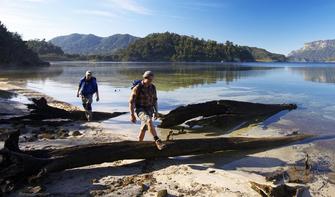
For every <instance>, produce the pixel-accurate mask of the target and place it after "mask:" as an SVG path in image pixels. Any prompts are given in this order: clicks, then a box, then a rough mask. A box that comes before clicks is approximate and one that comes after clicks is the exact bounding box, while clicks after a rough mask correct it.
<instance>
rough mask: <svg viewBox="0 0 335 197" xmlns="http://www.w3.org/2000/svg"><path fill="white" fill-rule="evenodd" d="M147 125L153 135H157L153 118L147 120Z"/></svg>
mask: <svg viewBox="0 0 335 197" xmlns="http://www.w3.org/2000/svg"><path fill="white" fill-rule="evenodd" d="M147 127H148V130H149V131H150V133H151V134H152V136H153V137H155V136H157V132H156V129H155V126H154V123H153V122H152V119H151V118H150V119H149V120H148V121H147Z"/></svg>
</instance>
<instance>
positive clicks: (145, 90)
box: [129, 71, 165, 150]
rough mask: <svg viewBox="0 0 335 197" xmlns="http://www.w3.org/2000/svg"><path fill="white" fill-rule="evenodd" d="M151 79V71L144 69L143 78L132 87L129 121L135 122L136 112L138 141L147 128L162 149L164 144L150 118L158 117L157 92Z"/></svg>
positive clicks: (142, 137) (141, 139)
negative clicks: (139, 121) (138, 131)
mask: <svg viewBox="0 0 335 197" xmlns="http://www.w3.org/2000/svg"><path fill="white" fill-rule="evenodd" d="M153 79H154V74H153V72H151V71H146V72H145V73H144V74H143V80H142V81H140V82H139V83H138V84H137V85H136V86H135V87H133V88H132V91H131V95H130V99H129V111H130V121H131V122H133V123H136V116H135V112H136V114H137V117H138V118H139V119H140V120H141V130H140V135H139V141H143V139H144V136H145V132H146V130H149V132H150V133H151V134H152V136H153V137H154V140H155V144H156V146H157V148H158V149H159V150H162V149H163V148H164V147H165V144H163V143H162V141H161V140H160V139H159V137H158V136H157V132H156V129H155V126H154V124H153V120H152V118H153V117H154V118H155V119H157V118H158V108H157V92H156V87H155V85H154V84H153V83H152V82H153ZM135 109H136V110H135Z"/></svg>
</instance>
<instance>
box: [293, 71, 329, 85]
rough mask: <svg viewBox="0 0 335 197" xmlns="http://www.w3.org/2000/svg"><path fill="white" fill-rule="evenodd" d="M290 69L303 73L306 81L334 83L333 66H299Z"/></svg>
mask: <svg viewBox="0 0 335 197" xmlns="http://www.w3.org/2000/svg"><path fill="white" fill-rule="evenodd" d="M291 70H292V71H293V72H296V73H299V74H301V75H303V77H304V80H306V81H312V82H318V83H335V67H299V68H291Z"/></svg>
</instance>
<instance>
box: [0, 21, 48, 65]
mask: <svg viewBox="0 0 335 197" xmlns="http://www.w3.org/2000/svg"><path fill="white" fill-rule="evenodd" d="M0 65H1V66H40V65H48V63H47V62H43V61H41V60H40V59H39V57H38V55H37V54H36V53H35V52H33V51H32V50H30V49H29V48H28V46H27V45H26V43H25V42H24V41H23V40H22V39H21V36H20V35H19V34H17V33H12V32H9V31H8V30H7V28H6V26H5V25H4V24H2V23H1V21H0Z"/></svg>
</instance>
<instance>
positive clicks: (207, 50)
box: [117, 32, 286, 62]
mask: <svg viewBox="0 0 335 197" xmlns="http://www.w3.org/2000/svg"><path fill="white" fill-rule="evenodd" d="M117 55H118V57H119V59H120V60H123V61H208V62H218V61H257V60H260V61H285V60H286V58H285V56H284V55H279V54H273V53H270V52H268V51H266V50H264V49H259V48H254V47H247V46H239V45H235V44H233V43H232V42H229V41H227V42H226V43H224V44H223V43H218V42H216V41H212V40H203V39H198V38H195V37H192V36H185V35H179V34H175V33H169V32H166V33H153V34H149V35H148V36H146V37H144V38H141V39H138V40H136V41H135V42H134V43H132V44H130V45H129V46H128V47H127V48H126V49H123V50H120V51H119V52H118V54H117Z"/></svg>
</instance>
